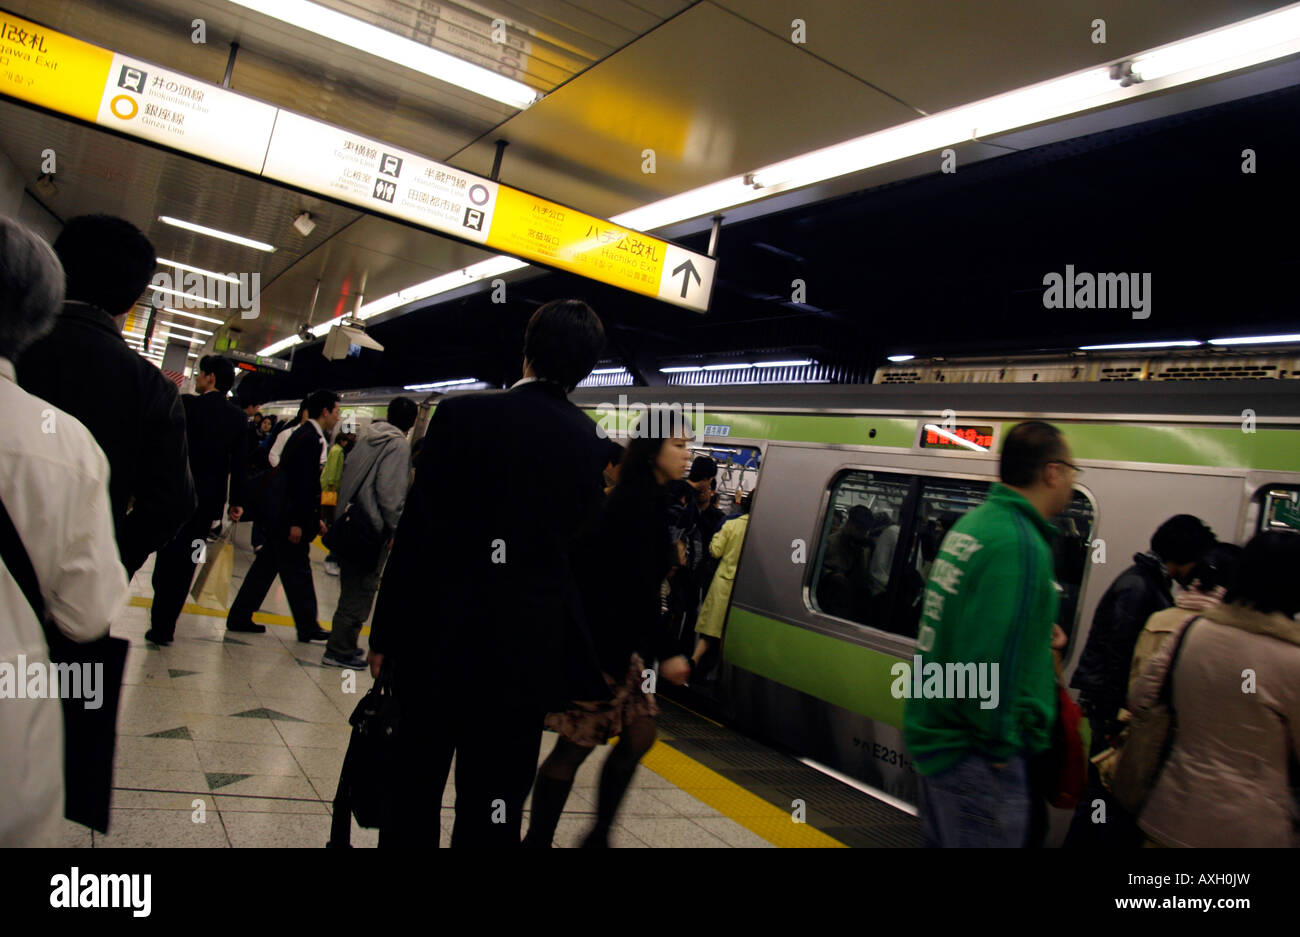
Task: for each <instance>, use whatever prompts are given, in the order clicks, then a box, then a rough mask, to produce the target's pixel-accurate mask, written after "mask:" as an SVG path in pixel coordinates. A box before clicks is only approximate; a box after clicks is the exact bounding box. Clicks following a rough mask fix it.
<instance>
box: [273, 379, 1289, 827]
mask: <svg viewBox="0 0 1300 937" xmlns="http://www.w3.org/2000/svg"><path fill="white" fill-rule="evenodd" d="M495 392H496V393H500V391H495ZM396 393H401V391H398V390H384V389H376V390H373V391H354V392H350V393H349V394H348V395H347V397H348V400H347V401H346V404H347V405H348V406H349V408H356V412H357V414H358V416H359V417H360V416H362V415H364V416H365V417H373V418H382V416H383V406H384V405H385V404H386V403H387V401H388V400H389V399H391V398H392V396H394V395H395V394H396ZM453 393H459V392H453ZM488 393H493V391H488ZM416 396H418V395H416ZM620 396H623V398H624V400H623V403H625V404H626V405H628V406H631V405H633V404H644V405H650V404H656V403H658V404H668V405H674V404H676V405H678V406H680V407H682V408H683V411H684V412H687V413H689V414H690V415H692V416H693V417H694V424H695V425H696V427H697V431H698V433H699V436H698V437H697V439H696V440H695V441H694V443H693V444H692V445H693V447H694V448H697V449H701V450H708V451H711V452H713V453H714V455H715V456H717V457H718V458H719V460H720V462H722V463H723V468H722V481H721V484H720V487H722V488H723V489H728V490H729V489H730V487H732V486H733V485H734V484H737V483H739V484H743V486H744V487H745V488H746V489H752V488H754V487H755V486H757V488H758V489H760V490H761V493H760V495H759V496H758V498H757V500H756V506H755V508H754V512H753V516H752V519H751V521H750V526H749V533H748V537H747V541H746V543H745V546H744V550H743V553H742V556H741V560H740V567H739V571H738V573H737V578H736V585H735V589H734V591H733V593H732V602H731V608H730V610H729V612H728V615H727V624H726V632H725V635H724V638H723V647H722V664H721V667H720V674H719V680H718V683H717V685H716V687H715V689H714V691H713V708H714V711H716V712H718V713H719V714H720V715H721V716H722V717H723V718H724V719H726V720H727V721H729V722H730V723H732V724H734V725H736V726H737V727H739V728H741V729H743V730H746V731H748V732H750V733H752V734H754V735H756V736H758V737H760V738H764V739H766V740H768V741H770V742H773V743H775V744H777V745H779V746H781V747H783V748H784V749H786V750H788V751H790V752H791V753H793V754H795V755H797V756H800V757H802V758H805V759H807V760H809V761H812V762H814V763H816V764H818V765H821V766H825V767H829V768H831V769H833V770H835V771H838V772H841V773H842V774H845V775H848V776H851V777H852V778H856V779H857V780H858V781H860V782H861V783H863V784H865V785H867V786H869V787H871V788H874V789H875V790H876V791H878V792H880V793H881V794H884V795H886V797H887V798H889V799H893V800H896V801H901V802H904V803H908V804H914V803H915V802H916V796H917V795H916V789H917V787H916V775H915V772H914V770H913V769H912V766H911V763H910V759H909V757H908V754H907V751H906V749H905V747H904V745H903V740H902V731H901V726H902V713H903V705H904V700H902V699H899V698H897V697H895V696H894V694H893V693H892V692H891V686H893V685H894V684H895V682H896V677H895V676H894V675H892V674H891V667H893V665H894V664H895V663H897V662H898V661H908V662H910V661H911V657H912V654H913V652H914V649H915V644H916V641H915V637H916V630H917V624H918V620H919V616H920V608H919V597H920V592H921V589H922V587H923V582H924V573H925V571H926V569H927V567H928V560H929V559H932V549H933V546H934V544H935V543H936V542H937V538H938V537H941V535H942V532H943V531H944V530H946V529H947V528H948V527H950V526H951V524H952V522H953V521H954V520H955V519H956V518H957V517H959V516H960V515H961V514H962V513H963V512H964V511H966V510H968V509H969V508H971V507H972V506H974V505H976V504H978V503H979V502H980V501H981V500H983V498H984V496H985V492H986V491H987V489H988V486H989V484H990V483H991V482H993V481H995V480H996V479H997V469H998V463H997V456H996V452H997V449H998V446H999V444H1000V442H1001V439H1002V436H1003V434H1004V433H1005V432H1006V430H1007V429H1008V428H1010V427H1011V426H1013V425H1014V424H1015V423H1017V422H1019V421H1021V420H1024V419H1043V420H1048V421H1050V422H1052V423H1054V424H1056V425H1058V426H1059V427H1061V428H1062V430H1063V431H1064V432H1065V434H1066V436H1067V438H1068V440H1069V442H1070V445H1071V448H1072V450H1073V453H1074V461H1075V462H1076V463H1077V464H1078V465H1079V466H1080V467H1082V468H1083V469H1084V471H1083V473H1082V474H1080V475H1079V477H1078V480H1077V485H1076V492H1075V497H1074V501H1073V503H1072V504H1071V505H1070V507H1069V508H1068V509H1067V510H1066V512H1065V513H1064V514H1063V515H1061V516H1060V517H1058V518H1057V519H1056V520H1055V524H1056V526H1057V528H1058V530H1059V531H1060V532H1061V536H1060V537H1058V538H1057V542H1056V546H1055V552H1056V571H1055V572H1056V580H1057V583H1058V585H1059V587H1060V589H1061V598H1062V601H1061V612H1060V620H1059V622H1058V623H1059V624H1060V626H1061V627H1062V628H1063V629H1064V630H1065V631H1066V633H1067V634H1068V635H1069V644H1068V645H1067V648H1066V651H1065V658H1064V659H1065V669H1066V676H1067V679H1068V677H1069V674H1070V673H1071V672H1072V670H1073V668H1074V666H1075V664H1076V663H1077V661H1078V658H1079V655H1080V654H1081V653H1082V650H1083V645H1084V641H1085V639H1086V637H1087V631H1088V626H1089V623H1090V622H1091V620H1092V615H1093V611H1094V609H1095V608H1096V606H1097V602H1098V600H1099V598H1100V597H1101V594H1102V593H1103V592H1104V591H1105V590H1106V588H1107V586H1109V585H1110V583H1111V582H1112V581H1113V580H1114V578H1115V577H1116V576H1117V575H1118V574H1119V573H1120V572H1121V571H1122V570H1123V569H1124V568H1125V567H1126V566H1127V565H1128V564H1129V563H1130V562H1131V557H1132V555H1133V554H1134V553H1136V552H1139V551H1141V550H1145V549H1146V548H1147V547H1148V544H1149V539H1150V536H1151V533H1152V532H1153V531H1154V530H1155V528H1156V527H1157V526H1158V525H1159V524H1160V523H1161V522H1162V521H1163V520H1165V519H1166V518H1168V517H1169V516H1171V515H1173V514H1177V513H1184V512H1186V513H1191V514H1196V515H1198V516H1199V517H1201V518H1202V519H1204V520H1205V521H1206V522H1207V523H1208V524H1209V525H1210V526H1211V527H1213V528H1214V530H1215V532H1216V533H1217V534H1218V535H1219V537H1220V538H1221V539H1224V540H1230V541H1234V542H1237V543H1244V542H1245V541H1246V540H1248V539H1249V538H1250V537H1251V536H1252V535H1253V534H1254V533H1255V532H1257V531H1259V530H1263V529H1283V530H1297V532H1298V533H1297V535H1300V380H1268V381H1251V380H1238V381H1215V382H1195V383H1193V382H1164V381H1159V382H1157V381H1126V382H1116V383H1070V382H1057V383H1045V384H1044V383H1034V384H1029V383H1018V384H991V383H953V384H915V385H894V384H887V383H885V384H882V383H877V384H872V385H847V386H844V385H841V386H833V385H793V386H771V385H769V386H755V387H744V386H731V387H655V388H645V387H610V388H598V389H581V390H578V391H577V392H575V393H574V394H573V395H572V397H571V399H572V400H573V402H574V403H575V404H577V405H578V406H579V407H581V408H583V409H584V410H585V411H586V412H587V413H588V414H589V415H590V416H591V417H592V419H593V420H597V421H600V422H602V423H603V424H604V425H605V426H606V427H607V428H612V429H613V434H614V435H618V434H619V432H621V431H622V430H623V429H625V427H626V420H625V419H623V418H622V414H620V412H619V411H618V410H617V408H618V406H619V403H620V399H619V398H620ZM439 399H441V397H440V396H439V395H433V396H430V397H429V398H428V399H427V400H425V401H424V402H423V405H422V407H421V419H420V422H419V423H417V425H416V428H415V436H418V435H419V434H421V433H422V432H423V429H424V426H425V425H426V423H427V419H428V415H429V413H430V411H431V409H432V407H433V406H436V403H437V400H439ZM276 407H277V404H268V405H267V406H266V407H264V408H263V409H264V412H265V411H272V410H275V409H276ZM293 407H294V404H293V403H292V402H288V403H285V404H284V406H283V407H281V409H286V410H288V411H289V412H288V413H287V415H288V416H289V417H290V418H291V417H292V415H293V413H292V409H293ZM688 408H689V409H688ZM612 414H617V415H618V416H617V417H616V418H611V415H612ZM858 504H861V505H864V506H866V507H867V508H868V509H869V510H871V511H872V512H873V513H881V514H888V515H889V521H890V523H892V524H896V525H897V527H898V530H897V532H896V533H897V543H896V546H895V547H894V549H893V551H892V556H890V557H888V558H887V559H888V562H887V563H886V562H884V560H885V559H886V558H885V557H884V556H883V554H882V555H881V562H880V563H879V564H878V568H877V569H876V570H874V572H875V573H876V574H877V575H876V577H875V582H876V587H875V589H872V590H870V592H871V594H869V595H867V594H865V592H864V594H863V595H861V596H859V597H858V598H859V599H860V600H858V601H846V598H845V595H844V592H843V590H842V589H832V588H829V586H828V583H827V577H826V576H825V575H824V572H823V561H824V558H825V552H826V544H827V540H828V539H829V537H830V535H831V532H832V530H833V529H834V528H835V527H836V525H837V524H838V523H839V522H840V521H841V520H842V518H843V517H844V516H845V515H846V514H847V512H848V510H849V509H851V508H852V507H853V506H855V505H858ZM927 547H928V548H927ZM866 578H868V579H870V571H869V572H868V573H867V574H866ZM1085 728H1086V727H1085ZM792 796H795V795H792ZM1060 820H1061V818H1060V817H1057V818H1055V822H1056V823H1057V824H1059V822H1060Z"/></svg>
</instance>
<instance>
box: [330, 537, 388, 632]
mask: <svg viewBox="0 0 1300 937" xmlns="http://www.w3.org/2000/svg"><path fill="white" fill-rule="evenodd" d="M338 563H339V604H338V607H337V608H336V609H335V610H334V619H333V624H331V625H330V639H329V641H328V642H327V643H326V645H325V648H326V650H328V651H329V652H330V653H331V654H333V655H334V656H335V657H351V656H352V655H353V654H355V653H356V652H357V638H359V637H360V636H361V626H362V625H364V624H365V623H366V619H367V618H369V617H370V609H371V607H372V606H373V605H374V604H375V593H376V592H378V591H379V570H381V569H382V568H383V566H384V557H383V556H382V555H381V556H380V558H379V562H377V563H376V564H375V565H374V566H373V567H369V568H368V567H365V566H361V565H358V564H357V563H354V562H352V561H351V560H345V559H339V561H338Z"/></svg>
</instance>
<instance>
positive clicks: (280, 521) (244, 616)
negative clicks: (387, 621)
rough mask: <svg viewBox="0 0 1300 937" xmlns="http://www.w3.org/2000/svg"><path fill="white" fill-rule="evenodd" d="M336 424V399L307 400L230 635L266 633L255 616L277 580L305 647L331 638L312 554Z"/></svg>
mask: <svg viewBox="0 0 1300 937" xmlns="http://www.w3.org/2000/svg"><path fill="white" fill-rule="evenodd" d="M338 421H339V395H338V394H336V393H334V391H332V390H317V391H313V392H312V393H311V394H309V395H308V397H307V419H306V421H304V422H303V424H302V425H301V426H299V427H298V428H297V429H296V430H294V431H293V435H292V436H291V437H290V438H289V441H288V442H287V443H285V446H284V452H283V453H282V454H281V456H280V462H279V464H278V465H277V466H276V468H275V470H274V471H275V473H276V474H275V477H274V478H273V479H272V480H271V482H270V485H271V490H272V496H271V498H270V500H271V502H272V511H273V516H272V517H271V518H269V520H268V522H267V524H266V528H267V539H266V546H264V547H262V549H261V550H260V551H258V554H257V558H256V559H254V560H253V565H252V566H250V567H249V568H248V574H247V575H246V576H245V577H244V582H243V585H241V586H240V587H239V594H238V595H237V596H235V601H234V603H233V604H232V605H231V606H230V614H229V615H227V616H226V630H227V631H249V632H254V633H258V634H260V633H261V632H264V631H266V626H265V625H258V624H254V623H253V612H255V611H257V609H258V607H259V606H260V605H261V604H262V600H263V599H264V598H266V593H267V592H268V591H270V589H271V583H273V582H274V581H275V577H276V576H279V577H280V582H281V584H282V585H283V586H284V594H285V598H287V599H288V600H289V609H290V610H291V611H292V612H293V623H294V626H295V627H297V629H298V640H299V641H302V642H303V643H307V642H309V641H324V640H325V639H326V638H328V637H329V632H328V631H325V630H324V629H322V628H321V627H320V625H319V624H317V622H316V587H315V585H314V584H313V583H312V578H311V557H310V552H309V551H310V549H311V542H312V540H314V539H315V538H316V535H317V534H318V533H324V532H325V525H324V524H323V523H321V519H320V470H321V466H323V465H324V464H325V453H326V446H327V443H326V440H327V438H328V437H329V434H330V431H331V430H333V429H334V427H335V426H336V425H337V424H338Z"/></svg>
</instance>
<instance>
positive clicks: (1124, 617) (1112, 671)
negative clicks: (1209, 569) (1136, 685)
mask: <svg viewBox="0 0 1300 937" xmlns="http://www.w3.org/2000/svg"><path fill="white" fill-rule="evenodd" d="M1214 543H1215V539H1214V532H1213V531H1212V530H1210V528H1209V527H1207V526H1205V524H1204V523H1203V522H1202V521H1201V519H1200V518H1199V517H1194V516H1192V515H1191V514H1178V515H1176V516H1174V517H1171V518H1169V520H1167V521H1165V522H1164V523H1163V524H1161V525H1160V527H1159V528H1158V529H1157V530H1156V532H1155V533H1154V534H1152V535H1151V549H1150V551H1148V552H1146V553H1138V554H1135V555H1134V557H1133V565H1132V566H1130V567H1129V568H1128V569H1126V570H1124V572H1122V573H1120V574H1119V576H1118V577H1117V578H1116V579H1115V581H1114V582H1112V583H1111V584H1110V588H1108V589H1107V590H1106V592H1105V594H1104V595H1102V597H1101V601H1100V602H1098V603H1097V611H1096V612H1095V613H1094V614H1093V616H1092V628H1091V629H1090V630H1089V632H1088V643H1087V644H1085V645H1084V647H1083V654H1082V655H1081V656H1080V657H1079V665H1078V666H1077V667H1076V668H1075V670H1074V676H1073V677H1072V678H1071V679H1070V686H1072V687H1076V688H1077V689H1078V690H1079V704H1080V708H1081V709H1082V710H1083V713H1084V715H1086V716H1087V717H1088V724H1089V726H1090V727H1091V729H1092V744H1091V746H1090V751H1089V752H1088V754H1089V756H1090V758H1091V757H1096V756H1097V755H1100V754H1101V753H1102V752H1104V751H1105V750H1106V749H1107V748H1110V747H1112V746H1113V745H1114V744H1115V742H1116V741H1118V738H1119V734H1120V732H1122V731H1123V729H1124V724H1123V723H1121V721H1120V718H1119V717H1120V710H1121V708H1122V707H1123V706H1124V698H1125V696H1126V694H1127V692H1128V678H1129V669H1130V665H1131V664H1132V661H1133V651H1134V648H1135V647H1136V646H1137V640H1138V635H1139V634H1141V633H1142V629H1143V627H1145V625H1146V623H1147V621H1148V620H1149V619H1150V618H1151V616H1152V615H1154V614H1155V613H1156V612H1159V611H1162V610H1164V609H1166V608H1169V607H1170V606H1172V605H1173V604H1174V598H1173V593H1172V584H1173V583H1174V582H1175V581H1176V582H1179V583H1184V582H1186V581H1187V580H1188V577H1189V575H1190V574H1191V572H1192V570H1193V569H1194V568H1195V567H1196V564H1197V562H1198V561H1199V560H1200V559H1201V557H1203V556H1204V555H1205V554H1206V552H1207V551H1208V550H1209V549H1210V548H1211V547H1212V546H1214ZM1097 800H1101V801H1103V802H1104V803H1105V805H1106V813H1105V816H1106V822H1105V823H1096V822H1094V820H1093V818H1094V816H1097V813H1096V808H1095V806H1094V802H1095V801H1097ZM1141 839H1142V837H1141V834H1140V833H1139V832H1138V827H1137V818H1136V817H1134V816H1133V815H1132V814H1130V813H1128V812H1127V811H1126V810H1125V809H1124V808H1123V806H1121V804H1120V803H1119V801H1117V800H1116V799H1115V798H1114V797H1112V796H1111V795H1110V792H1109V791H1108V790H1107V789H1106V787H1105V785H1104V784H1102V782H1101V774H1100V772H1099V770H1098V767H1097V765H1096V764H1093V763H1091V761H1090V763H1089V766H1088V783H1087V786H1086V787H1085V788H1084V791H1083V796H1081V797H1080V798H1079V803H1078V804H1077V805H1076V806H1075V809H1074V819H1073V820H1072V821H1071V822H1070V829H1069V832H1068V833H1067V834H1066V837H1065V845H1066V846H1068V847H1071V848H1073V847H1088V846H1094V847H1109V848H1117V849H1128V848H1133V847H1136V846H1138V845H1139V844H1140V843H1141Z"/></svg>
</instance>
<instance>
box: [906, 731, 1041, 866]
mask: <svg viewBox="0 0 1300 937" xmlns="http://www.w3.org/2000/svg"><path fill="white" fill-rule="evenodd" d="M1001 764H1002V766H1001V767H996V766H995V765H994V763H993V761H992V759H990V758H988V757H986V756H984V755H977V754H970V755H967V756H966V757H965V758H963V759H962V760H961V761H959V762H957V763H956V764H955V765H953V766H952V767H951V768H949V769H948V770H947V771H944V772H942V773H941V774H936V775H934V776H933V777H926V776H924V775H922V776H921V777H920V781H921V785H920V787H921V830H922V834H923V835H924V837H925V845H926V846H944V847H949V846H976V847H990V846H994V847H1012V848H1020V847H1022V846H1024V845H1025V844H1026V842H1027V840H1028V837H1029V818H1030V793H1029V771H1028V763H1027V762H1026V759H1025V758H1024V756H1023V755H1016V756H1014V757H1012V758H1009V759H1007V761H1006V762H1004V763H1001Z"/></svg>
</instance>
